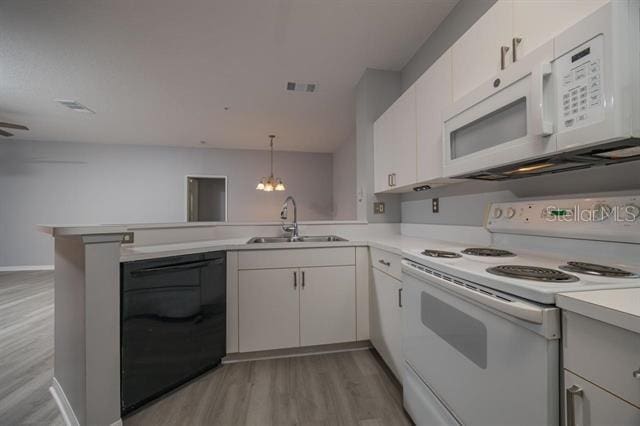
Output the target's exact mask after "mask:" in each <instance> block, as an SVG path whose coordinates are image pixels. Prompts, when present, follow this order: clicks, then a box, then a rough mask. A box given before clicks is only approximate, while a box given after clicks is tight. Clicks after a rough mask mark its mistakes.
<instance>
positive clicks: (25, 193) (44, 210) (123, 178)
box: [0, 140, 333, 267]
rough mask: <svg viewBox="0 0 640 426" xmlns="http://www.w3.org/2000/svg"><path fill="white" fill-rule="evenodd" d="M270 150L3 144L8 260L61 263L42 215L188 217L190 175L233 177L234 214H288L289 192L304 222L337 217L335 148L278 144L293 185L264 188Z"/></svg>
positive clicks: (1, 255)
mask: <svg viewBox="0 0 640 426" xmlns="http://www.w3.org/2000/svg"><path fill="white" fill-rule="evenodd" d="M268 155H269V154H268V151H249V150H218V149H206V148H170V147H147V146H131V145H129V146H126V145H101V144H89V143H87V144H76V143H59V142H26V141H15V140H12V141H8V142H2V143H0V267H2V266H17V265H40V264H43V265H45V264H51V263H52V255H53V244H52V243H53V242H52V240H51V238H49V237H47V236H45V235H43V234H40V233H38V232H37V231H36V230H35V228H34V225H35V224H39V223H58V224H64V223H67V224H69V223H80V224H84V223H88V224H91V223H140V222H182V221H184V220H185V214H186V212H185V177H186V175H187V174H205V175H206V174H211V175H225V176H228V178H229V181H228V190H229V196H228V215H229V217H228V220H229V221H232V222H244V221H274V220H278V218H279V216H278V215H279V212H280V207H281V204H282V201H283V200H284V198H285V196H286V195H293V196H295V197H296V201H297V203H298V216H299V219H300V220H328V219H331V218H332V210H333V207H332V194H331V190H330V188H332V156H331V154H311V153H294V152H276V153H275V158H274V168H275V171H276V173H277V175H278V176H280V177H282V178H283V179H284V181H285V183H286V185H287V190H286V191H285V192H281V193H278V192H272V193H264V192H259V191H256V190H255V186H256V183H257V181H258V180H259V179H260V178H261V177H262V176H264V175H265V174H267V173H268V167H269V156H268Z"/></svg>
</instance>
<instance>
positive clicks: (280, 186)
mask: <svg viewBox="0 0 640 426" xmlns="http://www.w3.org/2000/svg"><path fill="white" fill-rule="evenodd" d="M284 190H285V187H284V183H282V181H281V180H280V179H278V184H277V185H276V191H284Z"/></svg>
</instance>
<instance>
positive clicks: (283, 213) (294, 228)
mask: <svg viewBox="0 0 640 426" xmlns="http://www.w3.org/2000/svg"><path fill="white" fill-rule="evenodd" d="M289 201H291V204H293V223H291V224H290V225H287V224H285V223H284V221H285V220H287V213H288V211H289ZM280 219H282V220H283V222H282V230H283V231H284V232H291V239H292V240H294V241H295V240H297V239H298V238H300V233H299V231H298V208H297V207H296V200H294V199H293V197H292V196H291V195H289V196H288V197H287V199H286V200H284V204H282V210H280Z"/></svg>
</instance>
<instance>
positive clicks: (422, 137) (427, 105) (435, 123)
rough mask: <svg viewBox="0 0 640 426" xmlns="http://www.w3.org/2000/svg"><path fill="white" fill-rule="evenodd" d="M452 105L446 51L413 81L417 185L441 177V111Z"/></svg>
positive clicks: (449, 70)
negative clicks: (416, 135) (416, 134)
mask: <svg viewBox="0 0 640 426" xmlns="http://www.w3.org/2000/svg"><path fill="white" fill-rule="evenodd" d="M451 102H452V90H451V51H450V50H448V51H446V52H445V53H444V54H443V55H442V56H441V57H440V58H439V59H438V60H437V61H436V62H435V63H434V64H433V65H431V67H430V68H429V69H428V70H427V72H425V73H424V74H423V75H422V77H420V78H419V79H418V81H417V82H416V110H417V114H416V116H417V132H418V137H417V143H418V146H417V148H418V149H417V156H416V158H417V169H418V171H417V175H418V176H417V177H418V179H417V180H418V182H424V181H429V180H432V179H438V178H440V177H441V176H442V111H443V109H444V108H446V107H448V106H449V105H450V104H451Z"/></svg>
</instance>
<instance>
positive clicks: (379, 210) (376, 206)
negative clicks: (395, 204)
mask: <svg viewBox="0 0 640 426" xmlns="http://www.w3.org/2000/svg"><path fill="white" fill-rule="evenodd" d="M373 214H384V203H383V202H381V201H379V202H375V203H373Z"/></svg>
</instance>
